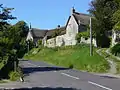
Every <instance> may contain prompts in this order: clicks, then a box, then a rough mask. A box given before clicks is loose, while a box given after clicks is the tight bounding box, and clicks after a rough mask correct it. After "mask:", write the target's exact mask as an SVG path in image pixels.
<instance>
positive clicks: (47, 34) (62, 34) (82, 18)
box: [27, 8, 96, 47]
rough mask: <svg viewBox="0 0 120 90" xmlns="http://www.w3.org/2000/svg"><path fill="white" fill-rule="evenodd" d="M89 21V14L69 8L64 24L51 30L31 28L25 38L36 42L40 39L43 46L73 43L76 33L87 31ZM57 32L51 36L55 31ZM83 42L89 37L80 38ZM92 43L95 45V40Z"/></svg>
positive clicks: (88, 41) (86, 41)
mask: <svg viewBox="0 0 120 90" xmlns="http://www.w3.org/2000/svg"><path fill="white" fill-rule="evenodd" d="M89 23H90V15H88V14H83V13H78V12H76V11H75V9H74V8H72V9H71V15H70V16H69V18H68V20H67V23H66V25H65V26H63V27H60V25H59V26H58V27H57V28H55V29H52V30H38V29H32V30H30V31H29V33H28V35H27V40H29V39H31V40H33V41H34V43H36V44H37V41H38V40H39V39H41V40H42V43H43V45H44V46H47V47H55V46H62V45H75V44H76V43H77V41H76V39H75V37H76V35H77V33H79V32H84V31H87V27H86V26H88V25H89ZM58 30H59V34H58V35H57V36H56V37H53V36H54V34H55V32H58ZM81 39H82V40H81V41H82V42H83V43H90V39H88V40H86V39H84V38H81ZM93 44H94V45H95V46H96V41H95V40H93Z"/></svg>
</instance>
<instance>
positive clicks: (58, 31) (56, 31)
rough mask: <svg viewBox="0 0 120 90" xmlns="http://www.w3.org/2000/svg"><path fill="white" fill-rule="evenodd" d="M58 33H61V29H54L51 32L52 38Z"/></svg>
mask: <svg viewBox="0 0 120 90" xmlns="http://www.w3.org/2000/svg"><path fill="white" fill-rule="evenodd" d="M60 33H61V30H59V29H56V30H54V33H53V34H52V38H54V37H56V36H59V35H60Z"/></svg>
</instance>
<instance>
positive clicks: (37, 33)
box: [31, 28, 48, 38]
mask: <svg viewBox="0 0 120 90" xmlns="http://www.w3.org/2000/svg"><path fill="white" fill-rule="evenodd" d="M47 31H48V30H43V29H37V28H32V30H31V34H32V35H33V38H43V37H44V36H45V35H46V33H47Z"/></svg>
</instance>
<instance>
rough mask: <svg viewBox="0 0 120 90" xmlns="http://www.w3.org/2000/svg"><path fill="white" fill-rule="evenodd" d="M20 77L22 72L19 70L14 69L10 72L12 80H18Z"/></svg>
mask: <svg viewBox="0 0 120 90" xmlns="http://www.w3.org/2000/svg"><path fill="white" fill-rule="evenodd" d="M19 77H20V74H19V73H18V72H14V71H12V72H10V74H9V78H10V80H11V81H16V80H18V79H19Z"/></svg>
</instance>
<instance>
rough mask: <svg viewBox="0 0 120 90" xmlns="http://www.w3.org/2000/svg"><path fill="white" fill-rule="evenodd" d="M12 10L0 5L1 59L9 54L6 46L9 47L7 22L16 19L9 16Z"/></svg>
mask: <svg viewBox="0 0 120 90" xmlns="http://www.w3.org/2000/svg"><path fill="white" fill-rule="evenodd" d="M12 10H13V8H5V7H3V5H2V4H0V49H1V50H0V56H1V57H2V59H3V57H4V56H6V55H7V53H8V52H9V49H8V46H10V42H11V40H10V38H8V34H9V33H8V29H9V26H10V24H8V22H7V21H8V20H12V19H16V17H13V16H12V15H11V11H12Z"/></svg>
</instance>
